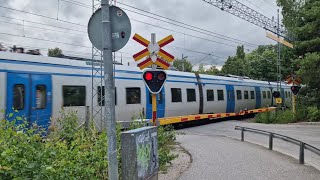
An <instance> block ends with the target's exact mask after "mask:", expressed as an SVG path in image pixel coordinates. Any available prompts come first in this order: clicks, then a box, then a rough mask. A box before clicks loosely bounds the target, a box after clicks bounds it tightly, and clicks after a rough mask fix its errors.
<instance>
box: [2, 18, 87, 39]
mask: <svg viewBox="0 0 320 180" xmlns="http://www.w3.org/2000/svg"><path fill="white" fill-rule="evenodd" d="M0 23H6V24H13V25H17V26H23V27H30V28H36V29H42V30H47V31H55V32H60V33H65V34H74V35H81V36H84V35H83V34H76V33H70V32H69V33H67V32H65V31H59V30H56V29H47V28H42V27H36V26H30V25H26V24H20V23H12V22H7V21H0Z"/></svg>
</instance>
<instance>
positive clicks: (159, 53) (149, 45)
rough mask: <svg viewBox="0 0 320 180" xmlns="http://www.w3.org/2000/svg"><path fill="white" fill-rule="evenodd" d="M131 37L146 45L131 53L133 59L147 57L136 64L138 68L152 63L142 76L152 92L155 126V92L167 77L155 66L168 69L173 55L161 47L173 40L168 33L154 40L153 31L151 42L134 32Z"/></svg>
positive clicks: (137, 59) (154, 122)
mask: <svg viewBox="0 0 320 180" xmlns="http://www.w3.org/2000/svg"><path fill="white" fill-rule="evenodd" d="M133 39H134V40H135V41H137V42H138V43H140V44H141V45H143V46H145V47H146V48H145V49H144V50H142V51H140V52H138V53H137V54H135V55H133V59H134V60H135V61H139V60H141V59H142V58H144V57H147V58H146V60H143V61H142V62H140V63H139V64H138V66H139V68H140V69H141V70H142V69H144V68H146V67H148V66H150V65H152V70H146V71H144V73H143V76H142V77H143V81H144V82H145V84H146V86H147V87H148V89H149V91H150V93H151V94H152V122H153V125H154V126H156V119H157V94H158V93H159V92H160V91H161V90H162V88H163V85H164V83H165V81H166V79H167V74H166V72H165V71H163V70H157V69H156V67H157V65H158V66H160V67H162V68H163V69H164V70H167V69H169V67H170V64H169V63H168V62H173V60H174V56H172V55H171V54H169V53H168V52H166V51H164V50H163V49H161V48H162V47H164V46H165V45H167V44H169V43H170V42H172V41H174V39H173V37H172V35H170V36H167V37H165V38H163V39H162V40H160V41H159V42H156V34H155V33H152V34H151V42H150V41H148V40H146V39H145V38H143V37H141V36H140V35H138V34H135V35H134V36H133ZM160 57H161V58H160ZM163 59H164V60H163ZM167 61H168V62H167Z"/></svg>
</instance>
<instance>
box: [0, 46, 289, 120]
mask: <svg viewBox="0 0 320 180" xmlns="http://www.w3.org/2000/svg"><path fill="white" fill-rule="evenodd" d="M167 74H168V78H167V81H166V84H165V86H164V88H163V90H162V91H161V93H160V94H159V95H158V97H157V100H158V105H157V107H158V110H157V111H158V112H157V113H158V117H171V116H182V115H190V114H202V113H228V112H239V111H241V110H245V109H247V110H250V109H256V108H261V107H267V106H272V105H274V104H275V100H274V99H273V97H272V90H276V83H269V82H265V81H257V80H252V79H241V78H238V77H224V76H212V75H204V74H199V75H197V74H194V73H187V72H179V71H171V70H169V71H167ZM91 77H92V75H91V63H88V62H86V61H79V60H71V59H63V58H53V57H46V56H36V55H28V54H19V53H9V52H0V109H1V110H4V111H2V112H0V118H7V119H10V118H14V117H15V116H16V115H18V116H25V117H26V118H28V120H29V121H30V122H37V123H38V124H40V125H48V124H49V123H50V119H53V120H54V119H56V118H58V117H59V116H60V111H61V108H63V107H65V108H72V109H75V110H78V111H79V112H84V108H85V106H91V105H92V104H91V103H93V105H94V106H99V105H102V106H103V105H104V102H102V103H98V102H99V101H100V100H101V95H100V94H99V95H98V96H96V97H95V98H94V99H92V81H91V80H92V78H91ZM115 86H116V119H117V121H130V120H131V119H132V117H133V116H134V115H135V114H137V113H138V112H144V113H145V115H146V117H147V119H150V118H151V114H152V112H151V111H152V108H151V96H150V94H149V92H148V89H147V88H146V86H145V84H144V82H143V81H142V71H141V70H140V69H139V68H138V67H131V66H123V65H116V66H115ZM96 88H97V89H100V88H101V87H96ZM102 88H104V87H102ZM281 91H282V98H283V101H284V104H285V105H286V106H290V105H291V95H292V94H291V92H290V87H289V86H287V85H282V89H281ZM92 101H93V102H92ZM89 109H90V110H91V108H89ZM14 110H17V111H14ZM10 113H14V116H12V117H9V115H10ZM11 115H12V114H11ZM5 116H7V117H5ZM79 116H80V115H79Z"/></svg>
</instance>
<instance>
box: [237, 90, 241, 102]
mask: <svg viewBox="0 0 320 180" xmlns="http://www.w3.org/2000/svg"><path fill="white" fill-rule="evenodd" d="M241 99H242V93H241V90H237V100H241Z"/></svg>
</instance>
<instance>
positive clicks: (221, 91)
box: [217, 90, 224, 101]
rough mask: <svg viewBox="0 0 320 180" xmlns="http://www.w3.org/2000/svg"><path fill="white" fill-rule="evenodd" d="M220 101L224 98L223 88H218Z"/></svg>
mask: <svg viewBox="0 0 320 180" xmlns="http://www.w3.org/2000/svg"><path fill="white" fill-rule="evenodd" d="M217 92H218V101H223V100H224V95H223V90H218V91H217Z"/></svg>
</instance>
